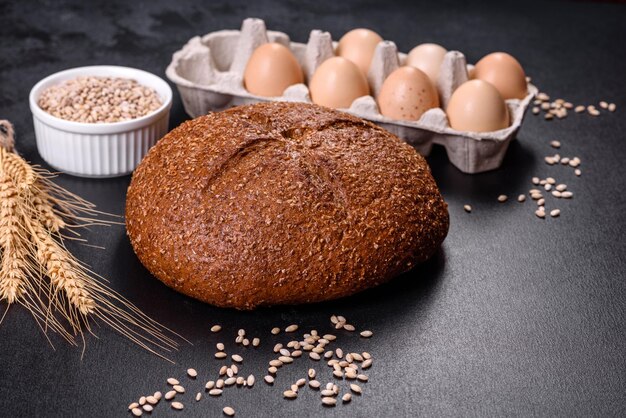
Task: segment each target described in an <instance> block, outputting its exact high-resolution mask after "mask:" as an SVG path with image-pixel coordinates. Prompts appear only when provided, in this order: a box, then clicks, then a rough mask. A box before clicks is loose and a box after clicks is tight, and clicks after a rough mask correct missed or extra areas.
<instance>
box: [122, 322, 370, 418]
mask: <svg viewBox="0 0 626 418" xmlns="http://www.w3.org/2000/svg"><path fill="white" fill-rule="evenodd" d="M330 326H331V327H332V328H333V329H335V330H336V331H337V332H341V330H344V331H347V332H348V335H344V337H345V336H349V334H355V333H356V331H357V330H356V327H355V326H354V325H352V324H350V323H348V321H347V320H346V318H345V317H343V316H341V315H332V316H331V317H330ZM221 329H222V327H221V326H220V325H214V326H213V327H211V332H212V333H213V334H217V333H219V332H220V331H221ZM298 329H299V326H298V325H297V324H292V325H289V326H287V327H286V328H285V329H284V331H281V328H279V327H275V328H273V329H272V330H271V331H270V334H271V336H268V337H267V338H268V339H274V341H276V339H277V338H280V337H281V336H284V337H285V338H286V340H284V341H283V342H277V343H276V344H275V345H274V346H273V348H272V349H271V352H272V353H273V357H274V358H272V359H271V360H269V362H268V367H267V374H266V375H265V376H264V377H263V381H264V382H265V383H266V384H267V385H268V386H270V387H272V388H275V389H276V392H277V395H276V397H277V398H280V396H281V395H280V394H281V393H282V398H284V399H285V400H288V401H293V400H296V399H297V398H298V397H299V396H300V394H301V393H302V391H304V390H306V387H307V386H308V390H311V391H314V392H316V393H318V394H319V396H320V406H322V407H329V408H332V407H335V406H337V405H338V404H344V405H347V404H350V403H351V402H352V400H353V399H354V397H355V396H357V397H361V396H363V395H364V392H365V391H364V389H363V388H364V386H365V385H366V384H367V382H368V381H369V376H368V375H367V374H366V372H367V370H369V369H370V368H371V367H372V363H373V361H374V360H373V358H372V355H371V354H370V353H368V352H350V351H348V350H345V351H344V348H342V347H341V346H339V341H338V339H339V336H338V335H335V334H334V333H326V334H321V333H320V332H318V331H317V330H315V329H313V330H310V331H308V332H305V333H303V334H301V335H300V336H296V335H294V333H295V332H296V331H297V330H298ZM216 330H217V331H216ZM218 335H219V334H218ZM358 335H359V336H360V338H362V339H369V338H372V337H373V336H374V333H373V332H372V331H370V330H363V331H360V332H359V333H358ZM246 336H247V334H246V331H245V330H244V329H240V330H239V331H237V333H236V336H235V339H234V344H235V346H242V345H243V344H242V341H241V338H242V337H243V338H244V339H245V338H246ZM253 340H256V341H258V343H257V345H254V344H253V345H252V346H251V347H250V349H254V350H255V351H256V350H257V349H258V347H259V344H260V341H261V338H260V337H254V339H253ZM215 347H216V349H217V351H216V352H215V354H214V355H213V357H215V358H217V359H219V360H225V359H227V358H228V354H229V353H228V352H227V351H226V344H225V343H224V342H222V341H218V342H217V343H216V344H215ZM219 353H223V355H220V356H217V354H219ZM252 353H254V351H252ZM305 353H308V355H304V354H305ZM246 355H247V354H246ZM255 355H260V353H259V352H258V351H257V352H256V353H255ZM230 359H231V361H230V362H226V363H227V364H221V365H219V366H217V367H216V368H215V370H214V371H213V373H211V372H209V377H208V379H210V380H207V381H206V383H204V386H202V382H204V380H201V381H200V382H198V383H195V381H197V380H199V379H200V377H199V376H200V374H199V373H198V372H197V371H196V369H187V371H186V374H187V379H188V381H189V384H190V385H194V386H199V391H197V389H196V388H194V390H190V391H188V390H187V388H185V387H184V386H183V383H181V382H180V381H179V379H177V378H175V377H170V378H168V379H167V380H166V381H165V383H166V385H167V387H168V388H169V389H168V390H167V391H166V393H165V395H164V396H162V395H161V392H160V391H157V392H155V393H154V394H152V395H147V396H146V395H144V396H141V397H140V398H139V399H138V400H136V401H134V402H132V403H131V404H130V405H128V411H129V412H130V413H131V414H133V415H134V416H141V415H142V414H143V413H146V412H149V413H151V412H153V411H154V408H155V406H156V405H157V404H158V403H159V402H160V400H161V398H162V397H163V398H164V399H165V401H167V402H169V406H170V408H172V409H174V410H178V411H181V410H183V409H184V408H185V404H189V403H191V402H192V400H195V403H197V402H200V401H202V399H203V397H204V396H203V395H207V399H209V398H212V399H215V400H213V401H211V402H217V403H219V401H217V399H219V398H220V397H221V396H222V394H223V393H224V391H226V390H236V389H243V388H248V389H252V388H253V387H254V385H255V382H256V380H257V379H256V377H255V376H254V374H247V376H246V373H245V372H244V369H245V367H246V366H245V365H246V360H245V358H244V356H243V355H240V354H231V355H230ZM296 362H299V363H302V362H311V365H310V368H308V371H307V372H306V373H303V375H302V376H300V377H299V378H297V379H296V380H295V381H294V380H290V381H284V380H283V378H282V376H280V375H281V374H283V373H282V372H281V370H283V369H285V368H289V367H293V366H292V365H293V364H294V363H296ZM324 363H325V364H326V366H327V367H324V366H321V368H319V367H318V368H316V366H320V365H322V364H324ZM324 370H328V372H327V373H323V371H324ZM211 374H213V376H211ZM323 374H327V376H328V377H327V378H326V379H324V378H323ZM280 380H283V381H280ZM324 380H326V383H323V382H324ZM279 381H280V382H279ZM279 383H280V385H279ZM188 392H189V393H190V394H191V395H189V396H187V395H185V394H186V393H188ZM193 393H195V395H193ZM186 397H189V398H190V399H188V400H185V398H186ZM222 412H223V414H224V415H227V416H234V415H235V409H234V408H233V407H232V406H228V405H227V406H224V407H223V409H222Z"/></svg>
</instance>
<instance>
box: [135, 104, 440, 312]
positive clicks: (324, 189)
mask: <svg viewBox="0 0 626 418" xmlns="http://www.w3.org/2000/svg"><path fill="white" fill-rule="evenodd" d="M448 222H449V221H448V211H447V205H446V203H445V202H444V201H443V199H442V197H441V194H440V193H439V190H438V188H437V185H436V184H435V181H434V180H433V177H432V176H431V173H430V168H429V167H428V164H427V163H426V161H425V160H424V158H422V157H421V156H420V155H419V154H418V153H417V152H416V151H415V150H414V149H413V148H411V147H410V146H409V145H407V144H405V143H404V142H403V141H402V140H400V139H399V138H397V137H396V136H394V135H392V134H390V133H389V132H387V131H385V130H384V129H382V128H380V127H377V126H376V125H374V124H372V123H369V122H367V121H364V120H361V119H359V118H357V117H354V116H351V115H348V114H346V113H342V112H338V111H334V110H330V109H326V108H323V107H319V106H315V105H309V104H303V103H276V102H274V103H262V104H256V105H250V106H241V107H236V108H233V109H230V110H227V111H224V112H219V113H213V114H210V115H207V116H202V117H199V118H197V119H194V120H191V121H188V122H185V123H183V124H182V125H181V126H179V127H178V128H176V129H174V130H173V131H171V132H170V133H169V134H167V135H166V136H165V137H164V138H163V139H161V140H160V141H159V142H158V144H157V145H156V146H155V147H153V148H152V149H151V150H150V152H149V153H148V155H147V156H146V158H145V159H144V160H143V161H142V162H141V164H140V165H139V167H138V168H137V170H136V171H135V173H134V175H133V178H132V181H131V184H130V187H129V188H128V196H127V202H126V226H127V230H128V235H129V237H130V241H131V243H132V246H133V248H134V250H135V252H136V253H137V256H138V257H139V259H140V260H141V262H142V263H143V264H144V266H146V268H147V269H148V270H150V272H152V274H154V275H155V276H156V277H157V278H158V279H160V280H161V281H163V282H164V283H165V284H166V285H168V286H170V287H172V288H173V289H175V290H177V291H179V292H182V293H184V294H186V295H189V296H192V297H194V298H197V299H200V300H202V301H205V302H208V303H211V304H214V305H218V306H224V307H234V308H238V309H253V308H255V307H257V306H263V305H275V304H299V303H309V302H317V301H323V300H328V299H334V298H339V297H343V296H347V295H351V294H353V293H355V292H358V291H361V290H363V289H367V288H369V287H372V286H375V285H378V284H380V283H383V282H386V281H388V280H389V279H391V278H392V277H394V276H396V275H398V274H400V273H402V272H404V271H406V270H409V269H411V268H413V267H414V266H415V265H416V264H417V263H420V262H422V261H424V260H426V259H427V258H429V257H430V256H432V255H433V254H434V253H435V252H436V251H437V249H438V247H439V246H440V244H441V243H442V241H443V240H444V238H445V236H446V234H447V232H448Z"/></svg>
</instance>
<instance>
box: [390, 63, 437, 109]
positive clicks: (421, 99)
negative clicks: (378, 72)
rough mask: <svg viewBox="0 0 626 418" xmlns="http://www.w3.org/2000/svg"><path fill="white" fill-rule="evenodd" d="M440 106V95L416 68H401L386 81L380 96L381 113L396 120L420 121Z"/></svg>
mask: <svg viewBox="0 0 626 418" xmlns="http://www.w3.org/2000/svg"><path fill="white" fill-rule="evenodd" d="M438 106H439V95H438V94H437V89H436V88H435V86H433V83H432V82H431V81H430V78H428V76H427V75H426V73H424V72H423V71H422V70H418V69H417V68H414V67H408V66H407V67H400V68H398V69H397V70H395V71H394V72H393V73H391V74H389V76H388V77H387V78H386V79H385V82H384V83H383V85H382V87H381V89H380V93H379V95H378V107H379V108H380V113H381V114H382V115H383V116H386V117H388V118H391V119H396V120H418V119H419V118H420V117H421V116H422V114H423V113H424V112H426V111H427V110H428V109H432V108H433V107H438Z"/></svg>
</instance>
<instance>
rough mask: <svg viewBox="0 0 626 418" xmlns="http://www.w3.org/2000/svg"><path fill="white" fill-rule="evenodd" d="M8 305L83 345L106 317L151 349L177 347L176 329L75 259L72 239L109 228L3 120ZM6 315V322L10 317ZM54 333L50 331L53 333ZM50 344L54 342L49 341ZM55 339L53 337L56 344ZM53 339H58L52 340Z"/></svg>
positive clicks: (3, 267) (1, 219) (0, 290)
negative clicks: (25, 150) (21, 148)
mask: <svg viewBox="0 0 626 418" xmlns="http://www.w3.org/2000/svg"><path fill="white" fill-rule="evenodd" d="M0 144H1V145H2V146H0V249H1V251H2V260H1V262H0V302H6V304H7V310H6V311H5V313H4V315H6V312H7V311H8V308H9V307H10V306H12V305H14V304H16V303H17V304H20V305H22V306H24V307H25V308H26V309H28V310H29V311H30V312H31V313H32V315H33V317H34V318H35V320H36V322H37V325H38V326H39V328H40V329H41V330H42V331H43V332H44V334H46V333H47V331H52V332H54V333H56V334H58V335H60V336H61V337H62V338H64V339H65V340H67V341H68V342H69V343H71V344H74V345H76V344H77V342H76V339H77V337H78V338H79V339H81V340H82V341H83V342H84V335H83V334H84V333H85V332H89V333H91V332H92V331H91V325H92V323H93V322H94V321H96V322H97V321H101V322H103V323H105V324H107V325H109V326H111V327H112V328H113V329H115V330H116V331H118V332H119V333H120V334H122V335H124V336H126V337H127V338H129V339H130V340H131V341H133V342H135V343H136V344H138V345H139V346H141V347H143V348H145V349H146V350H148V351H150V352H153V353H155V354H157V355H160V356H162V355H161V354H159V351H162V350H165V351H169V350H171V349H175V348H176V346H177V343H176V341H175V340H174V339H173V338H171V337H169V336H168V335H169V334H170V331H168V330H166V329H165V328H163V327H162V326H161V325H159V324H158V323H156V322H154V321H153V320H152V319H150V318H149V317H147V316H146V315H145V314H143V313H142V312H141V311H139V310H138V309H137V308H136V307H135V306H133V305H132V304H131V303H130V302H128V301H127V300H126V299H124V298H123V297H122V296H121V295H119V294H117V293H116V292H115V291H113V290H112V289H110V288H108V287H107V286H105V285H104V284H103V282H102V280H101V278H100V277H98V276H97V275H96V274H95V273H94V272H91V271H90V270H89V269H88V268H87V266H85V265H84V264H82V263H81V262H80V261H79V260H77V259H75V258H74V257H73V256H72V254H71V253H70V252H69V251H68V250H67V248H66V247H65V244H64V241H65V240H66V239H78V240H81V241H82V239H80V233H79V231H80V228H82V227H85V226H91V225H107V224H110V223H112V222H107V221H101V220H98V219H97V218H96V217H97V216H98V215H101V213H100V212H98V211H97V210H96V209H95V207H94V205H93V204H91V203H89V202H87V201H85V200H84V199H82V198H80V197H79V196H76V195H74V194H72V193H70V192H69V191H67V190H65V189H63V188H61V187H59V186H57V185H56V184H55V183H54V182H52V180H51V179H52V177H53V175H52V174H51V173H49V172H48V171H46V170H43V169H41V168H38V167H33V166H31V165H30V164H29V163H28V162H26V161H25V160H24V159H23V158H22V157H20V156H19V155H18V154H17V153H15V152H14V150H13V146H14V139H13V127H12V125H11V124H10V123H9V122H8V121H0ZM4 315H3V316H2V318H0V323H1V322H2V320H3V319H4ZM46 336H47V334H46ZM48 341H50V340H49V339H48ZM50 343H51V342H50ZM51 344H52V343H51Z"/></svg>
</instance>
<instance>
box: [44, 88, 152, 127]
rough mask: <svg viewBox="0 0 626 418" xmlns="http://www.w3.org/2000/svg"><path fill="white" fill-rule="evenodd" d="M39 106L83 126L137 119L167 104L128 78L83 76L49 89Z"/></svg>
mask: <svg viewBox="0 0 626 418" xmlns="http://www.w3.org/2000/svg"><path fill="white" fill-rule="evenodd" d="M37 104H38V105H39V107H41V109H43V110H44V111H46V112H48V113H49V114H51V115H52V116H55V117H57V118H60V119H65V120H69V121H73V122H81V123H113V122H123V121H127V120H132V119H137V118H140V117H143V116H146V115H149V114H150V113H152V112H154V111H156V110H157V109H158V108H159V107H161V105H162V104H163V102H162V101H161V99H160V98H159V95H158V94H157V92H156V91H155V90H154V89H153V88H151V87H147V86H143V85H141V84H139V83H138V82H137V80H133V79H130V78H125V77H98V76H80V77H76V78H73V79H70V80H66V81H64V82H62V83H60V84H56V85H53V86H50V87H48V88H47V89H46V90H44V92H43V93H42V94H41V96H40V97H39V100H38V101H37Z"/></svg>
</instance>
